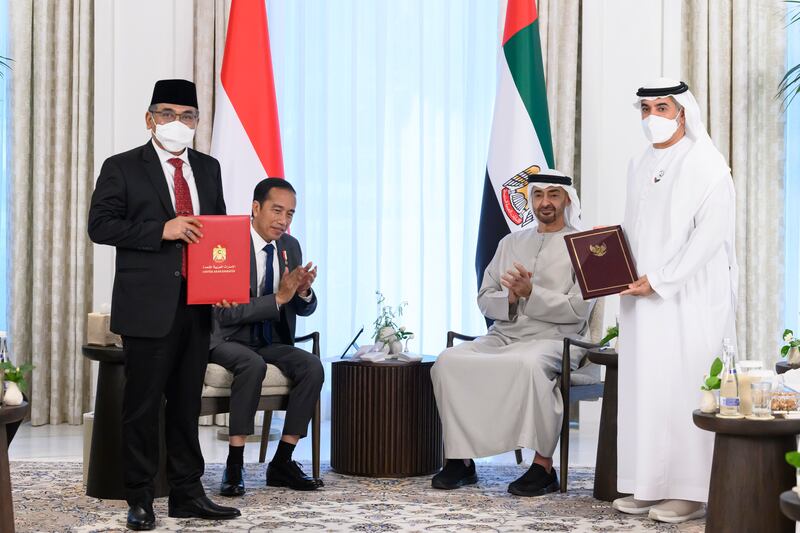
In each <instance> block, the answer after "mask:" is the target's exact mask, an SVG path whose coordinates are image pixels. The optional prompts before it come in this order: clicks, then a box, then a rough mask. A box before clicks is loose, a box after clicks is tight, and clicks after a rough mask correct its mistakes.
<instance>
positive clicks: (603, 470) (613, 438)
mask: <svg viewBox="0 0 800 533" xmlns="http://www.w3.org/2000/svg"><path fill="white" fill-rule="evenodd" d="M587 356H588V357H589V361H591V362H592V363H596V364H598V365H602V366H605V367H606V378H605V383H604V385H603V406H602V408H601V411H600V434H599V436H598V438H597V458H596V459H595V466H594V491H593V496H594V497H595V498H596V499H598V500H602V501H606V502H611V501H614V500H616V499H617V498H621V497H622V496H625V495H624V494H622V493H620V492H617V405H618V404H617V384H618V372H617V352H615V351H614V350H589V351H588V352H587Z"/></svg>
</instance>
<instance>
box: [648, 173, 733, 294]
mask: <svg viewBox="0 0 800 533" xmlns="http://www.w3.org/2000/svg"><path fill="white" fill-rule="evenodd" d="M734 209H735V201H734V192H733V182H732V181H731V178H730V177H729V176H728V177H726V178H725V179H723V180H721V181H720V182H719V184H717V186H716V187H714V190H713V191H712V192H711V194H710V195H709V196H708V198H706V200H705V202H703V204H702V205H701V206H700V209H699V210H698V212H697V215H695V217H694V223H695V228H694V230H693V231H692V233H691V235H689V240H687V241H686V243H685V244H684V245H683V246H682V247H681V249H680V250H678V253H677V254H675V256H674V257H673V258H672V259H670V260H669V261H668V262H667V264H665V265H664V266H662V267H661V268H659V269H657V270H656V271H654V272H648V273H647V280H648V281H649V282H650V286H651V287H652V288H653V290H654V291H655V292H656V293H657V294H658V295H659V296H661V297H662V298H670V297H672V296H674V295H675V294H677V293H678V291H680V290H681V288H682V287H683V286H684V285H685V284H686V282H687V281H689V280H690V279H691V278H692V277H693V276H694V275H695V274H697V272H698V271H699V270H700V269H701V268H703V267H704V266H705V265H706V264H707V263H708V262H709V261H710V260H711V258H712V257H714V254H716V253H717V252H718V251H719V249H720V248H721V247H722V246H723V245H724V244H725V241H726V240H728V239H729V238H730V236H731V233H732V231H733V224H734V222H733V216H734Z"/></svg>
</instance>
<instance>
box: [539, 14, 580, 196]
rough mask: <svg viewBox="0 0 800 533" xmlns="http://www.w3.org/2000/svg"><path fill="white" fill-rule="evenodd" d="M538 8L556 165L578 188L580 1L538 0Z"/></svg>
mask: <svg viewBox="0 0 800 533" xmlns="http://www.w3.org/2000/svg"><path fill="white" fill-rule="evenodd" d="M538 11H539V36H540V39H541V41H542V61H543V63H544V72H545V83H546V85H547V107H548V111H549V113H550V132H551V134H552V136H553V152H554V154H553V155H554V156H555V165H556V168H557V169H558V170H560V171H562V172H564V173H565V174H566V175H567V176H573V177H574V178H575V184H576V187H577V188H578V190H579V191H580V176H579V175H578V174H580V167H581V165H580V138H581V131H580V120H579V117H580V102H581V99H580V71H581V70H580V69H581V65H580V57H581V38H580V35H581V0H539V1H538Z"/></svg>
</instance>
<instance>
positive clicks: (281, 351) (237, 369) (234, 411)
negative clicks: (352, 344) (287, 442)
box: [211, 341, 325, 437]
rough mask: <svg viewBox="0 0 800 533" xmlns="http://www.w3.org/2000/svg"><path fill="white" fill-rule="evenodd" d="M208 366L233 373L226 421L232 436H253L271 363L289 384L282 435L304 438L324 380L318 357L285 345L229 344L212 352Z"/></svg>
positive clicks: (221, 345) (224, 343) (233, 342)
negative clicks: (263, 385) (268, 366)
mask: <svg viewBox="0 0 800 533" xmlns="http://www.w3.org/2000/svg"><path fill="white" fill-rule="evenodd" d="M211 362H212V363H216V364H218V365H220V366H223V367H225V368H226V369H227V370H229V371H230V372H233V384H232V385H231V412H230V418H229V419H228V423H229V429H228V432H229V433H230V434H231V435H250V434H252V433H253V417H255V414H256V409H257V408H258V399H259V397H260V396H261V382H262V381H263V380H264V376H265V374H266V369H267V367H266V364H265V363H271V364H273V365H275V366H277V367H278V368H280V370H281V372H283V373H284V375H285V376H286V377H287V378H289V379H290V380H292V388H291V390H290V391H289V404H288V406H287V407H286V420H285V421H284V424H283V434H284V435H300V437H305V436H306V434H307V433H308V423H309V422H310V421H311V416H312V415H313V414H314V408H315V407H316V405H317V401H318V400H319V394H320V391H321V390H322V382H323V381H324V379H325V375H324V372H323V369H322V363H321V362H320V360H319V358H318V357H317V356H315V355H313V354H310V353H308V352H307V351H305V350H301V349H300V348H295V347H294V346H289V345H287V344H278V343H274V344H270V345H266V346H248V345H245V344H241V343H239V342H235V341H230V342H223V343H222V344H220V345H219V346H217V347H216V348H214V349H213V350H212V351H211Z"/></svg>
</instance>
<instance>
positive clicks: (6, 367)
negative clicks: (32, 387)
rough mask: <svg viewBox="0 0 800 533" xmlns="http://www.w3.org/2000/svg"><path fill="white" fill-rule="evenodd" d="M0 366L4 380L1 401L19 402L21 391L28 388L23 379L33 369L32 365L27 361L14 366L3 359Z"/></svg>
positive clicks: (8, 402)
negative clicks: (3, 391) (3, 392)
mask: <svg viewBox="0 0 800 533" xmlns="http://www.w3.org/2000/svg"><path fill="white" fill-rule="evenodd" d="M0 367H2V369H3V373H4V378H3V379H4V380H5V382H4V383H5V394H4V395H3V403H4V404H6V405H19V404H21V403H22V391H24V390H25V389H27V388H28V383H27V382H26V381H25V374H27V373H28V372H30V371H31V370H33V368H34V366H33V365H31V364H29V363H25V364H23V365H20V366H16V365H13V364H11V362H9V361H4V362H2V363H0Z"/></svg>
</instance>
